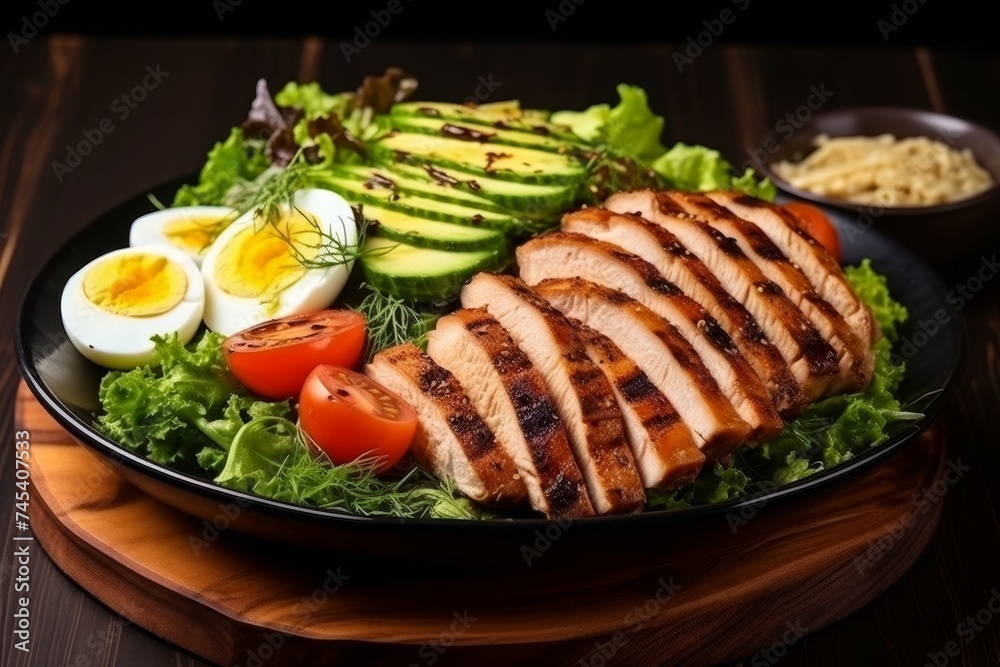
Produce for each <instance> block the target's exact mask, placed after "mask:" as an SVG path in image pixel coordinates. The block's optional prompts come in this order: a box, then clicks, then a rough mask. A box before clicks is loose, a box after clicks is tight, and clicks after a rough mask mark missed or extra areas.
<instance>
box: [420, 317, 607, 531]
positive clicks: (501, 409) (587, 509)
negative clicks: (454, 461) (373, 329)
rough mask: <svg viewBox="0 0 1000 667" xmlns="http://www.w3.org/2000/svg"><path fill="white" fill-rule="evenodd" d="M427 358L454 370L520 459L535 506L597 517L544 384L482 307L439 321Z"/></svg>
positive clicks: (554, 513) (555, 514) (556, 514)
mask: <svg viewBox="0 0 1000 667" xmlns="http://www.w3.org/2000/svg"><path fill="white" fill-rule="evenodd" d="M427 353H428V355H430V357H431V358H432V359H433V360H434V361H435V362H437V364H438V365H440V366H442V367H443V368H446V369H447V370H448V371H450V372H451V373H452V374H453V375H454V376H455V377H456V378H458V381H459V382H460V383H461V385H462V386H463V387H465V390H466V394H467V395H468V397H469V400H470V401H471V402H472V404H473V406H475V408H476V411H477V412H478V413H479V414H480V415H481V416H482V417H483V420H484V421H485V422H486V423H487V425H488V426H489V427H490V429H491V430H492V431H493V433H494V435H495V436H496V438H497V440H498V442H500V443H501V445H503V446H504V447H505V448H506V449H507V452H508V453H509V454H510V456H511V458H512V459H514V463H515V465H517V468H518V470H519V471H520V473H521V477H522V479H523V480H524V483H525V486H526V487H527V490H528V498H529V501H530V503H531V506H532V507H533V508H534V509H536V510H538V511H539V512H542V513H543V514H545V516H547V517H549V518H575V517H583V516H593V515H594V507H593V505H592V504H591V502H590V498H589V496H588V495H587V489H586V486H585V485H584V482H583V475H582V474H581V473H580V468H579V467H578V466H577V464H576V461H575V460H574V458H573V453H572V451H571V450H570V446H569V441H568V439H567V437H566V429H565V428H563V425H562V421H561V420H560V419H559V415H558V414H557V413H556V410H555V406H554V405H553V404H552V400H551V398H550V397H549V394H548V390H547V388H546V386H545V381H544V380H543V379H542V377H541V375H539V373H538V370H537V369H536V368H535V367H534V366H532V364H531V362H530V361H529V360H528V358H527V357H526V356H525V355H524V353H523V352H521V350H520V348H518V347H517V345H515V344H514V341H513V340H512V339H511V338H510V336H509V335H508V334H507V332H506V331H505V330H504V328H503V327H501V326H500V323H499V322H497V321H496V319H494V318H493V316H492V315H490V314H489V313H487V312H486V311H485V310H483V309H474V310H468V309H460V310H457V311H455V312H454V313H452V314H450V315H445V316H444V317H442V318H441V319H440V320H438V322H437V325H436V326H435V328H434V330H433V331H431V332H429V333H428V336H427Z"/></svg>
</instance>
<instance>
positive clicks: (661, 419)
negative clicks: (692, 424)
mask: <svg viewBox="0 0 1000 667" xmlns="http://www.w3.org/2000/svg"><path fill="white" fill-rule="evenodd" d="M680 420H681V417H680V415H678V414H677V413H676V412H661V413H659V414H655V415H652V416H650V417H648V418H647V419H645V420H643V422H642V425H643V426H645V427H646V428H648V429H649V430H650V431H653V430H656V429H664V428H668V427H670V426H673V425H674V424H676V423H677V422H679V421H680Z"/></svg>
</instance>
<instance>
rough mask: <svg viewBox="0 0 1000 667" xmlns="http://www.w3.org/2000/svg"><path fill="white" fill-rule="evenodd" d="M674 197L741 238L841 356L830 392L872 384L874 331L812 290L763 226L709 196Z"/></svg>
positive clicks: (680, 194) (686, 194) (749, 253)
mask: <svg viewBox="0 0 1000 667" xmlns="http://www.w3.org/2000/svg"><path fill="white" fill-rule="evenodd" d="M670 197H671V198H672V199H673V200H674V201H675V202H678V203H679V204H681V205H682V206H683V207H684V208H685V210H687V212H688V213H690V214H692V215H695V216H697V217H699V218H701V219H702V220H704V221H705V222H707V223H708V224H710V225H712V226H713V227H715V228H716V229H718V230H719V231H721V232H722V233H723V234H725V235H726V236H729V237H731V238H734V239H736V243H737V244H738V245H739V246H740V250H742V251H743V254H745V255H746V256H747V257H749V258H750V259H751V260H753V262H754V264H756V265H757V267H758V268H760V270H761V271H762V272H763V273H764V275H765V276H767V278H768V279H770V280H773V281H774V282H775V283H777V284H778V285H779V286H780V287H781V289H782V290H783V291H784V293H785V295H786V296H787V297H788V298H789V300H791V302H792V303H794V304H795V305H797V306H798V307H799V309H800V310H801V311H802V312H803V313H805V315H806V317H808V318H809V321H810V322H812V323H813V324H814V325H815V326H816V329H817V330H819V332H820V333H821V334H823V337H824V338H825V339H826V340H827V341H829V343H830V345H831V346H832V347H833V349H834V350H836V352H837V355H838V356H839V364H838V366H839V373H838V380H837V381H835V382H833V383H831V386H830V388H829V391H830V393H841V392H850V391H858V390H861V389H863V388H864V387H866V386H868V382H869V381H870V380H871V376H872V371H873V370H874V358H873V357H872V354H871V340H870V338H869V335H870V334H869V333H867V332H866V333H865V335H864V337H860V336H858V335H857V334H856V333H855V332H854V331H852V330H851V327H850V325H849V324H848V323H847V322H846V321H845V320H844V317H843V315H841V314H840V312H839V311H837V309H836V308H834V307H833V306H832V305H831V304H830V303H829V302H828V301H826V300H825V299H824V298H823V297H821V296H820V295H819V294H818V293H817V292H816V290H815V289H813V286H812V284H811V283H810V282H809V279H808V278H806V276H805V274H804V273H803V272H802V271H801V270H800V267H798V266H793V264H792V262H790V261H789V260H788V258H787V257H785V255H784V253H782V252H781V250H780V249H779V248H778V247H777V246H776V245H775V244H774V242H772V241H771V239H770V238H769V237H768V236H767V234H765V233H764V231H763V230H762V229H761V228H760V227H758V226H757V225H756V224H754V223H752V222H750V221H748V220H744V219H743V218H741V217H739V216H738V215H736V214H734V213H733V212H732V211H730V210H729V209H728V208H726V207H724V206H722V205H720V204H717V203H716V202H715V201H713V200H712V199H709V198H708V197H706V196H704V195H701V194H698V193H694V192H671V193H670Z"/></svg>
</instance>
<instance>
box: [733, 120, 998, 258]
mask: <svg viewBox="0 0 1000 667" xmlns="http://www.w3.org/2000/svg"><path fill="white" fill-rule="evenodd" d="M789 129H794V133H793V134H791V135H790V136H788V137H787V138H784V137H783V136H782V135H781V133H774V134H772V135H768V136H765V137H763V138H762V140H761V141H760V142H759V145H758V146H757V147H755V148H752V149H750V151H751V153H749V154H751V155H754V156H756V158H757V159H755V160H754V161H752V162H751V164H754V166H756V167H757V168H758V170H759V171H760V172H761V173H762V174H764V175H766V176H768V177H769V178H770V179H771V180H772V181H773V182H774V184H775V185H776V186H777V187H778V189H779V190H781V191H782V192H783V193H785V194H786V195H788V197H786V198H784V199H785V200H786V201H787V200H794V199H801V200H806V201H811V202H814V203H819V204H823V205H826V206H831V207H834V208H837V209H840V210H842V211H843V212H844V213H845V214H846V215H847V217H848V218H849V219H852V220H853V221H854V222H855V223H856V225H857V227H858V228H859V231H861V232H863V231H864V230H867V229H876V230H877V231H879V232H881V233H883V234H886V235H889V236H892V237H894V238H896V239H897V240H899V241H900V242H902V243H903V244H905V245H907V246H909V247H910V248H912V249H913V250H915V251H916V252H918V253H919V254H920V255H922V256H923V257H924V258H925V259H926V260H927V261H928V262H930V263H931V264H932V265H937V266H941V265H945V264H948V263H952V262H955V261H960V260H963V259H967V258H971V257H977V256H978V255H979V254H982V252H983V251H984V250H988V249H995V248H996V247H997V246H998V245H1000V224H998V223H1000V221H998V218H1000V137H998V136H997V134H996V133H994V132H992V131H991V130H988V129H986V128H985V127H982V126H980V125H976V124H975V123H971V122H969V121H966V120H963V119H961V118H955V117H954V116H946V115H943V114H938V113H932V112H930V111H922V110H919V109H906V108H898V107H854V108H844V109H837V110H834V111H829V112H824V113H817V114H814V115H813V116H812V117H810V118H809V119H808V120H806V121H805V122H804V123H802V124H801V126H800V127H798V128H792V127H791V126H789ZM884 133H891V134H893V135H895V136H896V137H897V138H904V137H913V136H926V137H928V138H931V139H941V140H943V141H945V142H946V143H948V144H949V145H950V146H951V147H952V148H954V149H956V150H961V149H965V148H968V149H970V150H971V151H972V153H973V155H974V156H975V157H976V160H977V161H978V162H979V164H980V165H982V166H983V168H984V169H986V170H987V171H988V172H990V174H991V175H992V176H993V180H994V185H993V186H992V187H990V188H989V189H988V190H986V191H984V192H982V193H980V194H978V195H976V196H974V197H970V198H968V199H964V200H960V201H955V202H950V203H946V204H939V205H934V206H907V207H902V206H898V207H894V206H885V207H881V206H876V205H871V204H855V203H852V202H848V201H845V200H843V199H835V198H832V197H827V196H824V195H819V194H815V193H812V192H809V191H808V190H803V189H801V188H798V187H795V186H794V185H791V184H790V183H788V182H787V181H784V180H783V179H781V178H780V177H778V176H776V175H775V174H774V172H773V171H772V166H773V165H774V164H776V163H778V162H781V161H783V160H788V161H791V162H798V161H800V160H802V159H803V158H805V157H806V156H807V155H808V154H809V153H810V152H812V151H813V150H815V145H814V144H813V140H814V138H815V137H816V136H817V135H819V134H827V135H829V136H831V137H838V136H857V135H861V136H875V135H878V134H884ZM769 140H770V141H769ZM765 153H766V155H764V154H765ZM853 236H854V234H853V233H852V231H851V230H847V237H848V238H846V239H842V242H846V243H851V242H852V240H851V239H852V237H853Z"/></svg>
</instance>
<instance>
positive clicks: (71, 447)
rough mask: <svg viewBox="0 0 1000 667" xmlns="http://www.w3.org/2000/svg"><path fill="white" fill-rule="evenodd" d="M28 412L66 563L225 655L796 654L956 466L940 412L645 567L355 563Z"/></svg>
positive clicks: (20, 417) (182, 637) (882, 572)
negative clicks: (184, 508) (209, 511)
mask: <svg viewBox="0 0 1000 667" xmlns="http://www.w3.org/2000/svg"><path fill="white" fill-rule="evenodd" d="M16 421H17V424H18V426H17V428H18V429H25V430H28V431H30V432H31V450H30V451H31V459H30V460H31V483H32V503H31V525H32V530H33V532H34V534H35V535H36V537H37V539H38V540H39V542H40V543H41V544H42V546H43V547H44V549H45V550H46V552H47V553H48V554H49V556H50V557H51V558H52V560H53V561H55V563H56V564H57V565H58V566H59V567H60V568H61V569H62V570H63V571H64V572H65V573H66V574H67V575H68V576H70V577H71V578H72V579H74V580H75V581H77V582H78V583H79V584H80V585H81V586H82V587H83V588H85V589H86V590H87V591H89V592H90V593H92V594H93V595H94V596H95V597H97V598H98V599H100V600H101V601H102V602H104V603H105V604H107V605H108V606H109V607H110V608H112V609H113V610H115V611H116V612H118V613H121V614H122V615H123V616H125V617H126V618H128V619H130V620H131V621H132V622H134V623H136V624H138V625H140V626H142V627H143V628H146V629H147V630H149V631H151V632H153V633H154V634H156V635H158V636H160V637H162V638H164V639H165V640H166V641H169V642H171V643H173V644H176V645H178V646H181V647H183V648H185V649H187V650H189V651H191V652H193V653H195V654H197V655H199V656H202V657H204V658H205V659H207V660H211V661H213V662H217V663H220V664H224V665H235V664H239V665H254V664H258V665H263V664H266V665H268V666H274V667H277V666H279V665H306V664H323V665H327V664H331V665H332V664H347V665H366V664H371V665H375V664H378V665H407V666H411V665H417V666H424V665H427V666H429V665H439V666H440V665H455V664H475V665H481V666H484V667H488V666H490V665H497V666H499V665H504V666H507V665H510V664H528V663H531V664H547V665H559V664H566V665H585V666H586V665H593V666H595V667H600V666H602V665H606V664H607V665H630V666H632V665H636V666H640V665H668V664H669V665H673V664H678V663H683V664H687V665H701V664H704V665H712V664H716V663H719V662H724V661H730V660H738V659H741V658H749V657H751V656H752V655H753V654H755V653H757V652H759V651H761V650H765V649H768V648H771V647H775V648H777V650H778V651H780V650H781V647H780V642H783V641H789V642H792V641H795V640H796V639H797V638H798V637H799V636H801V635H802V634H804V633H808V632H811V631H813V630H816V629H818V628H821V627H823V626H824V625H827V624H829V623H831V622H833V621H835V620H837V619H839V618H842V617H843V616H845V615H847V614H849V613H851V612H852V611H854V610H855V609H857V608H859V607H860V606H862V605H864V604H866V603H867V602H869V601H871V600H872V599H873V598H874V597H876V596H877V595H879V594H880V593H881V592H882V591H884V590H885V589H886V588H887V587H888V586H889V585H890V584H891V583H892V582H894V581H895V580H896V579H897V578H898V577H899V576H900V575H901V574H902V573H903V572H904V571H906V569H907V568H908V567H909V566H910V565H911V564H912V563H913V561H914V560H915V559H916V557H917V555H918V554H919V553H920V552H921V550H922V549H923V548H924V547H925V546H926V544H927V542H928V541H929V539H930V537H931V535H932V533H933V531H934V529H935V527H936V525H937V522H938V518H939V515H940V509H941V503H934V502H928V503H925V504H915V503H914V501H913V497H914V494H921V493H925V492H928V491H929V490H930V492H932V493H933V489H934V484H935V482H936V481H938V480H941V479H942V478H943V476H944V474H945V472H946V466H945V463H944V462H945V452H946V446H945V440H944V429H943V426H942V424H941V423H936V424H934V425H933V426H932V427H931V428H930V429H928V430H927V431H926V432H925V433H924V434H923V435H922V436H921V437H920V438H918V439H917V440H915V441H913V442H911V443H910V444H909V445H907V446H906V447H905V448H903V450H902V451H901V452H900V453H899V454H896V455H893V456H892V457H891V458H889V459H887V460H885V461H883V462H881V463H879V464H877V465H875V466H873V467H871V468H870V469H868V470H866V471H864V472H861V473H859V474H857V475H854V476H851V477H850V478H849V479H846V480H844V481H842V482H838V483H836V484H834V485H831V486H829V487H827V488H825V489H823V490H821V491H818V492H813V493H809V494H805V495H802V496H801V497H800V498H799V499H797V500H795V501H793V502H777V501H776V502H773V503H770V504H764V505H761V506H759V507H756V508H748V509H747V510H744V512H743V514H742V516H740V515H733V516H730V517H727V518H726V520H725V522H722V521H721V520H720V521H716V522H715V523H716V524H717V525H715V526H714V527H706V526H705V525H702V523H701V522H699V523H692V524H690V525H685V526H681V527H679V528H676V530H678V531H679V534H678V535H677V539H676V544H677V545H678V547H677V548H676V549H673V550H671V551H670V552H669V553H641V554H636V555H635V567H634V568H630V569H629V571H614V572H609V571H603V572H585V573H581V572H579V571H574V570H572V569H569V570H566V571H561V570H551V569H550V570H543V569H541V568H528V567H525V568H519V569H517V570H516V571H514V570H511V571H496V570H493V571H488V572H481V571H476V570H474V569H470V570H468V571H461V572H455V571H434V570H427V569H420V570H413V569H408V568H407V567H406V565H405V550H406V545H401V563H403V564H402V565H398V566H397V567H394V568H387V567H386V566H385V565H384V564H379V565H375V566H372V565H369V566H368V567H365V566H359V564H357V563H354V564H352V565H350V566H346V565H343V564H342V561H341V560H340V559H338V557H337V554H335V553H326V554H317V553H307V552H299V551H295V550H292V549H289V548H287V547H282V546H279V545H274V544H270V543H266V542H262V541H259V540H254V539H251V538H248V537H244V536H241V535H238V534H235V533H233V532H226V531H225V530H223V531H221V532H218V533H215V534H214V535H213V534H212V532H211V531H208V532H207V533H206V525H205V524H204V523H203V521H202V520H201V519H196V518H193V517H191V516H189V515H187V514H184V513H182V512H180V511H177V510H175V509H172V508H171V507H169V506H166V505H164V504H162V503H160V502H159V501H156V500H154V499H152V498H151V497H149V496H147V495H145V494H143V493H141V492H139V491H138V490H136V489H135V488H134V487H132V486H130V485H129V484H127V483H126V482H124V481H122V480H121V479H120V478H119V477H118V476H117V475H116V474H114V473H113V472H112V471H111V470H110V469H109V468H108V467H106V466H105V465H104V464H102V463H101V462H100V460H99V459H97V458H96V457H95V456H94V455H93V454H91V453H90V451H89V450H87V449H86V448H84V447H83V446H81V445H79V444H77V443H76V442H75V441H74V440H73V439H72V438H71V437H70V436H69V434H68V433H66V432H65V431H64V430H63V429H62V428H60V427H59V425H58V424H57V423H55V422H54V421H53V420H52V419H51V418H50V417H49V415H48V414H47V413H46V412H45V410H44V409H43V408H42V407H41V406H40V405H39V404H38V403H37V402H36V401H35V399H34V397H33V396H32V395H31V393H30V391H29V390H28V389H27V387H26V386H25V385H23V384H22V386H21V387H20V389H19V392H18V397H17V411H16ZM942 483H944V482H939V483H938V487H940V485H941V484H942ZM207 538H210V539H207ZM776 643H778V644H777V645H776ZM777 654H778V653H777V651H776V653H775V655H777ZM764 659H765V660H766V656H765V657H764Z"/></svg>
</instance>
